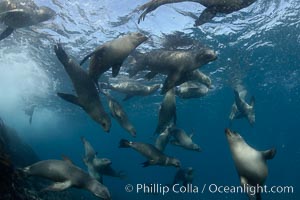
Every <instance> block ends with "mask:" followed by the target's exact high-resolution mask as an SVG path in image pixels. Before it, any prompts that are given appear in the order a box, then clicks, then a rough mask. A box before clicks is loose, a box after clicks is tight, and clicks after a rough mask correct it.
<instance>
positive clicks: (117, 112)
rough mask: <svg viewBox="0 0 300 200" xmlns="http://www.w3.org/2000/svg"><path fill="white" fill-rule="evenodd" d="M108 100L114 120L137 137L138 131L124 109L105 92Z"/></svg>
mask: <svg viewBox="0 0 300 200" xmlns="http://www.w3.org/2000/svg"><path fill="white" fill-rule="evenodd" d="M103 94H105V96H106V97H107V100H108V107H109V109H110V113H111V115H112V117H113V118H115V119H116V120H117V122H118V123H119V124H120V125H121V126H122V127H123V128H124V129H125V130H126V131H127V132H129V133H130V134H131V136H133V137H136V130H135V128H134V126H133V125H132V123H131V122H130V121H129V119H128V116H127V114H126V112H125V111H124V109H123V107H122V106H121V104H120V103H119V102H117V100H115V99H114V98H113V97H112V96H111V95H110V94H109V93H108V92H103Z"/></svg>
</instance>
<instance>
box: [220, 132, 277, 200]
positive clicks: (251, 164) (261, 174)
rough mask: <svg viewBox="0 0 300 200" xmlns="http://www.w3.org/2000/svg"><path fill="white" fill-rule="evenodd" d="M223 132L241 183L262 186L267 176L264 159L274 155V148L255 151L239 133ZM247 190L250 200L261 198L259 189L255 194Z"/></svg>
mask: <svg viewBox="0 0 300 200" xmlns="http://www.w3.org/2000/svg"><path fill="white" fill-rule="evenodd" d="M225 134H226V137H227V141H228V143H229V147H230V151H231V155H232V158H233V160H234V164H235V167H236V170H237V172H238V175H239V178H240V181H241V185H242V186H245V187H247V188H248V187H250V186H262V185H263V184H264V182H265V180H266V178H267V176H268V167H267V164H266V160H269V159H272V158H273V157H274V156H275V154H276V149H275V148H273V149H270V150H267V151H257V150H256V149H254V148H252V147H251V146H249V145H248V144H247V143H246V142H245V140H244V139H243V137H242V136H241V135H240V134H238V133H236V132H233V131H231V130H229V129H225ZM248 189H249V188H248ZM247 191H249V193H248V196H249V199H250V200H255V199H257V200H260V199H261V197H260V193H259V191H255V194H254V193H252V194H251V192H252V190H247ZM250 191H251V192H250ZM255 196H256V198H255Z"/></svg>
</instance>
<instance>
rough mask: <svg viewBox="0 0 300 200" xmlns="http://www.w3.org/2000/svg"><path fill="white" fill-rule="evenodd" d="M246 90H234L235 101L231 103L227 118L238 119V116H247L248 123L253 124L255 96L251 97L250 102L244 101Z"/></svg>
mask: <svg viewBox="0 0 300 200" xmlns="http://www.w3.org/2000/svg"><path fill="white" fill-rule="evenodd" d="M246 94H247V92H246V91H237V90H234V99H235V102H234V104H233V105H232V108H231V113H230V115H229V119H230V120H233V119H239V118H243V117H245V118H247V120H248V121H249V123H250V125H251V126H253V125H254V123H255V110H254V105H255V98H254V96H252V97H251V100H250V104H248V103H247V102H246V101H245V97H246Z"/></svg>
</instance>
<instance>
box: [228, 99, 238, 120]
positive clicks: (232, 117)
mask: <svg viewBox="0 0 300 200" xmlns="http://www.w3.org/2000/svg"><path fill="white" fill-rule="evenodd" d="M237 112H238V109H237V106H236V104H235V103H234V104H232V107H231V113H230V115H229V119H230V120H233V119H234V118H236V114H237Z"/></svg>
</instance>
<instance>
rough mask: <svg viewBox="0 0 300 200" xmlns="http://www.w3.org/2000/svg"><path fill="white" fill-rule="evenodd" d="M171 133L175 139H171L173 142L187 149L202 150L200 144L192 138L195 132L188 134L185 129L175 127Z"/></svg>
mask: <svg viewBox="0 0 300 200" xmlns="http://www.w3.org/2000/svg"><path fill="white" fill-rule="evenodd" d="M171 135H172V136H173V138H174V140H171V142H170V143H171V144H173V145H176V146H180V147H183V148H184V149H187V150H193V151H201V148H200V147H199V145H197V144H195V143H194V142H193V140H192V137H193V134H192V135H190V136H188V135H187V134H186V132H185V131H184V130H183V129H180V128H173V129H172V130H171Z"/></svg>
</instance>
